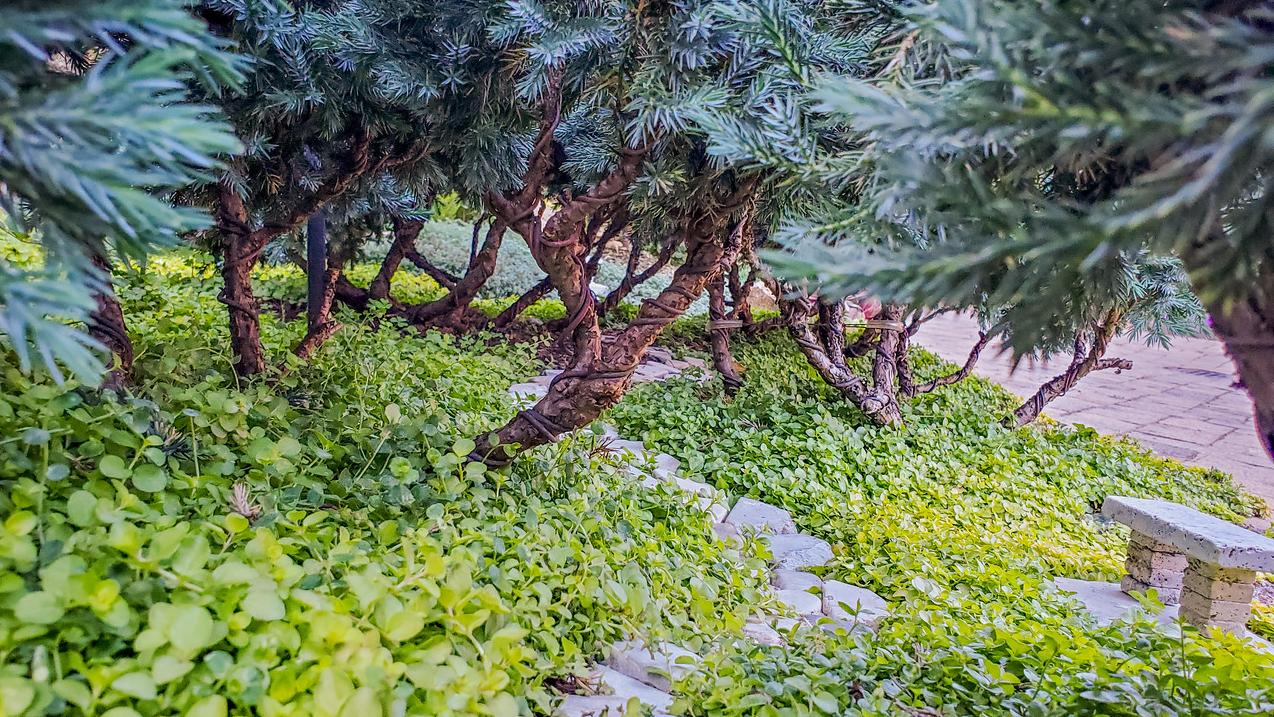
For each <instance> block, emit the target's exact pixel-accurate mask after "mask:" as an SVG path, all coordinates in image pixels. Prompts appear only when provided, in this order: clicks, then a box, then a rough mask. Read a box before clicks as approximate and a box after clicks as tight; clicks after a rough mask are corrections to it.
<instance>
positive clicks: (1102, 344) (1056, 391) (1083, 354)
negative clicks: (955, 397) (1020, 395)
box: [1002, 309, 1132, 428]
mask: <svg viewBox="0 0 1274 717" xmlns="http://www.w3.org/2000/svg"><path fill="white" fill-rule="evenodd" d="M1122 320H1123V314H1122V313H1120V311H1119V310H1118V309H1111V310H1110V311H1108V312H1107V313H1106V316H1105V317H1104V318H1103V319H1102V320H1101V321H1100V322H1097V323H1096V324H1094V325H1093V329H1092V331H1093V344H1092V347H1091V348H1089V349H1088V350H1087V351H1085V350H1084V343H1085V342H1084V334H1083V333H1079V334H1077V335H1076V336H1075V352H1074V355H1073V356H1072V358H1071V362H1070V365H1069V366H1067V367H1066V370H1065V371H1063V372H1062V373H1060V374H1058V375H1057V376H1054V377H1053V378H1052V379H1050V380H1049V381H1048V382H1047V383H1045V384H1044V385H1043V386H1040V388H1039V390H1038V391H1036V392H1035V395H1033V396H1031V397H1030V398H1028V399H1026V402H1025V403H1023V404H1022V405H1021V406H1018V407H1017V410H1015V411H1013V415H1011V416H1008V417H1007V418H1005V419H1004V420H1003V421H1002V423H1003V424H1004V425H1005V426H1007V427H1009V428H1016V427H1018V426H1025V425H1026V424H1028V423H1030V422H1031V421H1034V420H1035V419H1036V418H1039V415H1040V412H1041V411H1043V410H1044V407H1045V406H1047V405H1048V404H1049V403H1051V402H1052V401H1053V400H1055V399H1057V398H1059V397H1061V396H1063V395H1065V394H1066V392H1067V391H1069V390H1071V389H1072V388H1074V386H1075V384H1076V383H1079V380H1080V379H1082V378H1083V377H1085V376H1087V375H1088V374H1090V373H1092V372H1093V371H1103V370H1105V369H1111V368H1113V369H1115V370H1116V372H1119V371H1128V370H1131V369H1132V362H1131V361H1128V360H1126V359H1119V358H1114V359H1107V358H1102V357H1103V356H1104V355H1105V354H1106V348H1107V346H1109V344H1110V339H1111V338H1112V337H1113V336H1114V335H1115V332H1116V331H1118V330H1119V323H1120V322H1121V321H1122Z"/></svg>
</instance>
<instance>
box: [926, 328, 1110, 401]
mask: <svg viewBox="0 0 1274 717" xmlns="http://www.w3.org/2000/svg"><path fill="white" fill-rule="evenodd" d="M990 342H991V337H990V335H989V334H987V333H986V332H985V331H979V332H978V340H977V342H976V343H974V344H973V348H971V349H969V357H968V358H967V359H965V360H964V365H963V366H961V367H960V369H959V370H958V371H955V372H953V373H949V374H947V375H945V376H939V377H937V378H935V379H933V380H932V381H925V382H924V383H922V384H920V385H918V386H915V387H914V388H912V390H911V391H910V392H908V391H903V396H906V397H907V398H912V397H914V396H919V395H920V394H922V393H929V392H930V391H933V390H934V389H936V388H941V387H943V386H950V385H951V384H953V383H959V382H960V381H963V380H964V379H966V378H968V377H969V374H971V373H973V367H974V366H976V365H977V363H978V358H979V357H981V355H982V350H983V349H985V348H986V346H987V344H989V343H990ZM1129 368H1131V366H1130V367H1129Z"/></svg>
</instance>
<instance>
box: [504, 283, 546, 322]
mask: <svg viewBox="0 0 1274 717" xmlns="http://www.w3.org/2000/svg"><path fill="white" fill-rule="evenodd" d="M551 291H553V282H552V281H549V279H548V278H547V277H545V278H543V279H541V280H540V283H538V284H536V285H535V286H532V287H531V288H530V289H527V290H526V292H525V293H524V294H522V295H521V296H519V297H518V299H517V301H514V302H513V303H512V304H510V305H509V307H508V308H507V309H505V310H504V311H501V312H500V313H499V315H497V316H496V317H495V318H494V319H492V320H491V327H492V328H495V329H503V328H504V327H506V326H508V325H509V324H511V323H513V320H514V319H516V318H517V317H518V315H519V314H521V313H522V312H523V311H526V310H527V309H529V308H531V306H532V305H533V304H535V302H537V301H539V300H540V299H543V298H544V297H545V296H548V294H549V292H551Z"/></svg>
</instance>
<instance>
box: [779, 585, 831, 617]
mask: <svg viewBox="0 0 1274 717" xmlns="http://www.w3.org/2000/svg"><path fill="white" fill-rule="evenodd" d="M774 599H776V600H778V601H779V603H780V604H782V605H783V607H786V608H787V609H788V610H791V611H792V612H794V613H796V614H797V615H811V614H816V613H821V612H822V611H823V599H822V598H821V597H819V596H818V595H815V594H814V593H807V592H805V591H803V590H776V591H775V592H774Z"/></svg>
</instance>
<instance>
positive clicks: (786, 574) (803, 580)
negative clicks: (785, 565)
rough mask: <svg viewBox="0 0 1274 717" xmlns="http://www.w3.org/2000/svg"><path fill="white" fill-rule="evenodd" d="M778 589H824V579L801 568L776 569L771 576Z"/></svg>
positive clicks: (806, 590) (771, 580) (807, 590)
mask: <svg viewBox="0 0 1274 717" xmlns="http://www.w3.org/2000/svg"><path fill="white" fill-rule="evenodd" d="M770 582H771V583H773V585H774V587H775V589H777V590H802V591H805V592H809V591H810V589H811V588H817V589H818V590H820V591H821V590H822V589H823V581H822V580H821V579H820V578H819V577H818V576H817V575H810V574H809V573H807V572H803V571H800V570H775V571H774V574H773V576H772V577H771V578H770Z"/></svg>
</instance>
